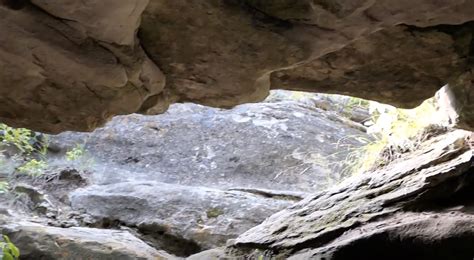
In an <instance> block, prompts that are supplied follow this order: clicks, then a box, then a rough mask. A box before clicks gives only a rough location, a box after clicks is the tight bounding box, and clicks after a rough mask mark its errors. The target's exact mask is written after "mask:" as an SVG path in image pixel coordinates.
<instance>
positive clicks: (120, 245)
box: [1, 221, 177, 260]
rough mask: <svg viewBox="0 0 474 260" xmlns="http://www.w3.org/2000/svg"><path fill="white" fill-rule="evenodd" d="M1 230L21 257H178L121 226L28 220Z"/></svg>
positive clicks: (52, 259) (58, 259) (126, 259)
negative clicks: (110, 227) (68, 225)
mask: <svg viewBox="0 0 474 260" xmlns="http://www.w3.org/2000/svg"><path fill="white" fill-rule="evenodd" d="M1 230H2V234H6V235H8V236H9V237H10V239H11V240H12V242H13V243H15V244H16V246H17V247H19V248H20V250H21V259H31V260H36V259H44V260H62V259H63V260H83V259H104V260H109V259H110V260H112V259H113V260H136V259H141V260H149V259H157V260H159V259H163V260H165V259H166V260H167V259H177V258H175V257H173V256H171V255H169V254H167V253H165V252H162V251H157V250H156V249H154V248H152V247H150V246H149V245H147V244H146V243H144V242H143V241H141V240H139V239H138V238H136V237H134V236H133V235H132V234H130V233H129V232H127V231H121V230H104V229H95V228H81V227H74V228H57V227H49V226H45V225H41V224H37V223H32V222H27V221H18V222H13V223H9V224H7V225H3V226H2V228H1Z"/></svg>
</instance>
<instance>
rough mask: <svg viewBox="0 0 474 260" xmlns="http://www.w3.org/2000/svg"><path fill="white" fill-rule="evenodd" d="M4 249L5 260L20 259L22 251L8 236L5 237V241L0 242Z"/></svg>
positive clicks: (3, 256) (3, 257)
mask: <svg viewBox="0 0 474 260" xmlns="http://www.w3.org/2000/svg"><path fill="white" fill-rule="evenodd" d="M0 246H1V247H2V259H3V260H17V259H20V250H19V249H18V248H17V247H16V246H15V245H14V244H13V243H12V242H11V241H10V239H9V238H8V236H5V235H4V236H3V241H1V242H0Z"/></svg>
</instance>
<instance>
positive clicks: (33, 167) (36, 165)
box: [17, 159, 48, 177]
mask: <svg viewBox="0 0 474 260" xmlns="http://www.w3.org/2000/svg"><path fill="white" fill-rule="evenodd" d="M47 167H48V164H47V163H46V162H45V161H43V160H36V159H31V160H29V161H28V162H26V163H25V164H23V165H22V166H20V167H18V168H17V170H18V172H20V173H23V174H27V175H29V176H32V177H36V176H40V175H41V174H43V171H44V170H45V169H46V168H47Z"/></svg>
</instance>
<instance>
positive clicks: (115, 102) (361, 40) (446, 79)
mask: <svg viewBox="0 0 474 260" xmlns="http://www.w3.org/2000/svg"><path fill="white" fill-rule="evenodd" d="M0 17H1V18H0V30H1V31H2V35H5V36H4V37H2V39H0V68H1V69H0V71H1V72H0V94H1V95H0V121H3V122H5V123H8V124H11V125H14V126H23V127H29V128H31V129H35V130H40V131H44V132H53V133H57V132H61V131H65V130H75V131H90V130H93V129H94V128H96V127H98V126H101V125H103V124H104V123H105V122H106V121H107V120H109V119H110V118H111V117H112V116H114V115H120V114H130V113H135V112H139V113H144V114H156V113H162V112H163V111H165V110H166V108H167V107H168V105H169V104H171V103H175V102H184V101H186V102H195V103H199V104H204V105H210V106H218V107H232V106H235V105H237V104H241V103H246V102H255V101H260V100H262V99H264V98H265V96H266V95H268V91H269V90H270V89H275V88H284V89H298V90H304V91H312V92H327V93H342V94H348V95H353V96H359V97H364V98H370V99H375V100H378V101H382V102H386V103H390V104H394V105H397V106H403V107H413V106H415V105H417V104H419V103H420V102H421V101H423V100H424V99H426V98H429V97H431V96H433V95H434V93H435V91H436V90H437V89H439V88H440V87H441V86H443V85H445V84H446V83H450V82H458V83H459V84H465V83H462V82H461V81H462V80H461V81H460V80H458V78H459V77H460V75H463V74H464V73H465V72H467V71H469V70H470V69H471V65H472V62H471V56H472V54H471V49H472V48H471V45H472V23H471V21H472V20H474V4H473V3H472V2H471V1H463V0H455V1H453V0H443V1H432V0H419V1H397V2H395V3H394V2H393V1H389V0H378V1H373V0H358V1H324V0H318V1H310V0H299V1H296V2H294V1H287V0H284V1H261V0H246V1H237V0H219V1H211V0H206V1H196V2H189V1H185V0H177V1H160V0H150V1H148V0H126V1H112V0H108V1H98V0H94V1H87V2H84V1H79V0H67V1H58V0H55V1H43V0H31V1H14V0H2V1H1V2H0ZM467 118H469V117H467ZM462 119H463V120H464V118H462ZM465 120H468V119H465ZM464 126H466V124H464ZM466 127H469V126H466Z"/></svg>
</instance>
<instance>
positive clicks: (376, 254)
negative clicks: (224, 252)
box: [228, 131, 474, 259]
mask: <svg viewBox="0 0 474 260" xmlns="http://www.w3.org/2000/svg"><path fill="white" fill-rule="evenodd" d="M469 135H470V133H468V132H463V131H455V132H450V133H448V134H446V135H442V136H438V137H435V138H433V139H431V140H430V141H429V142H427V143H425V144H424V145H423V146H422V147H420V149H419V150H418V151H416V152H414V154H407V155H405V156H402V157H401V158H400V159H397V160H395V161H394V162H393V163H391V164H389V165H387V166H385V167H384V168H381V169H380V170H376V171H375V172H373V173H370V174H365V175H363V176H355V177H354V178H350V179H347V180H346V181H344V182H343V183H341V184H340V185H339V186H336V187H334V188H330V189H328V190H326V191H324V192H320V193H318V194H315V195H313V196H309V197H307V198H305V199H304V200H303V201H301V202H299V203H297V204H295V205H293V206H291V207H289V208H288V209H285V210H283V211H281V212H279V213H277V214H275V215H273V216H271V217H270V218H268V219H267V220H265V222H264V223H262V224H261V225H259V226H257V227H255V228H252V229H251V230H249V231H247V232H246V233H244V234H243V235H241V236H239V237H238V238H237V239H236V240H235V243H234V245H233V246H232V247H230V248H229V249H228V254H229V255H249V254H252V252H253V251H254V250H256V249H258V250H259V251H260V252H261V254H262V255H265V256H266V257H267V256H268V257H270V256H271V257H276V258H278V257H285V258H286V257H289V258H291V259H348V258H354V259H356V258H357V259H403V258H405V259H412V258H416V259H446V258H453V259H454V258H455V259H469V258H471V257H472V255H473V253H474V251H473V249H472V247H471V242H472V241H473V240H474V234H473V233H472V226H473V224H474V215H472V214H471V213H472V199H470V198H472V197H471V194H472V185H473V181H474V179H473V177H472V176H471V175H472V174H471V172H472V168H471V167H472V162H473V156H472V150H471V148H470V144H469V142H467V140H466V138H467V136H469ZM369 248H370V250H369ZM349 256H350V257H349Z"/></svg>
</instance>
